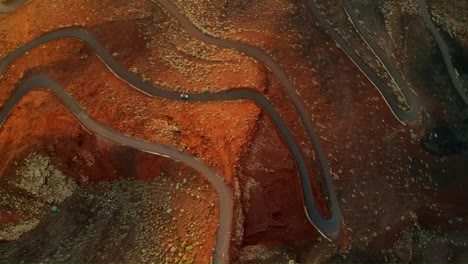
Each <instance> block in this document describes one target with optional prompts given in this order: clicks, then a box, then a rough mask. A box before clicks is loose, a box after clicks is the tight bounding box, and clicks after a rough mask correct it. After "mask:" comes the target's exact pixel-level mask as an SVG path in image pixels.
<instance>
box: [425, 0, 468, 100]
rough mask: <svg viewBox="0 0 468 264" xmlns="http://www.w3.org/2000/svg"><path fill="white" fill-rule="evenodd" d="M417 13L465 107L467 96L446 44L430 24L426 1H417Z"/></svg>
mask: <svg viewBox="0 0 468 264" xmlns="http://www.w3.org/2000/svg"><path fill="white" fill-rule="evenodd" d="M419 13H420V14H421V16H422V18H423V20H424V22H425V23H426V25H427V27H428V28H429V30H430V31H431V33H432V35H433V36H434V38H435V40H436V41H437V44H438V45H439V49H440V52H441V53H442V57H443V58H444V63H445V67H447V71H448V73H449V75H450V79H451V80H452V83H453V86H454V87H455V90H457V92H458V94H459V95H460V97H461V98H462V100H463V102H464V103H465V104H466V105H468V96H467V95H466V92H465V90H464V88H463V84H462V83H461V81H460V79H459V78H458V76H457V74H456V73H455V68H454V67H453V64H452V59H451V57H450V52H449V49H448V46H447V43H445V41H444V39H443V38H442V36H441V35H440V33H439V31H438V30H437V28H436V27H435V26H434V23H432V18H431V15H430V13H429V10H428V7H427V3H426V0H419Z"/></svg>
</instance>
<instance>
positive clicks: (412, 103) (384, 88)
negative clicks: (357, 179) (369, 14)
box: [306, 0, 420, 122]
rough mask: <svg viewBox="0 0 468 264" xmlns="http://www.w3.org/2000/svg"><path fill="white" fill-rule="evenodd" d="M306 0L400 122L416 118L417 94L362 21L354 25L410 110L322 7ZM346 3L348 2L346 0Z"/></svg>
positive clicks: (327, 30)
mask: <svg viewBox="0 0 468 264" xmlns="http://www.w3.org/2000/svg"><path fill="white" fill-rule="evenodd" d="M306 1H307V4H308V6H309V10H310V11H311V13H312V14H313V15H314V16H315V18H316V19H317V20H318V22H319V23H320V24H321V25H322V27H323V28H324V29H325V31H326V32H327V34H328V35H329V36H330V37H331V38H332V39H333V40H334V41H335V42H336V43H337V44H338V46H339V47H340V48H341V49H342V50H343V52H344V53H345V54H346V55H347V56H348V57H349V58H350V59H351V61H352V62H353V63H354V64H355V65H356V66H357V67H358V68H359V69H360V70H361V72H362V73H363V74H364V75H365V76H367V78H368V79H369V81H371V83H372V84H373V85H374V86H375V87H376V88H377V90H378V91H379V92H380V94H381V95H382V96H383V98H384V100H385V102H386V103H387V105H388V106H389V107H390V109H391V110H392V112H393V114H394V116H395V117H396V118H397V119H398V120H399V121H400V122H407V121H412V120H415V119H416V117H417V115H418V113H419V111H420V106H419V105H418V103H417V100H416V95H415V94H414V92H413V91H412V90H411V89H410V88H409V87H408V85H407V84H406V82H405V81H404V79H403V78H402V77H401V74H400V73H399V72H398V70H397V69H396V68H395V67H394V66H393V65H392V64H391V63H389V62H388V60H387V59H385V58H386V55H385V52H384V51H382V50H381V49H380V48H379V47H378V46H377V44H375V43H374V42H373V41H372V39H371V38H370V36H368V33H367V32H366V31H365V29H364V31H363V32H361V30H360V28H361V27H362V25H360V23H354V26H355V27H356V28H357V29H358V31H359V33H360V34H361V36H362V38H363V39H364V40H365V42H366V43H367V44H368V45H369V46H370V47H371V49H372V50H373V51H374V53H375V54H376V55H377V57H379V60H380V61H382V63H383V64H384V65H385V67H386V68H387V69H388V70H389V73H390V75H391V76H392V77H393V78H394V80H395V82H396V83H397V85H398V86H399V87H400V89H401V91H402V93H403V95H404V96H405V98H406V101H407V103H408V106H409V111H403V110H402V109H401V108H400V107H399V105H398V102H397V101H396V100H395V97H394V95H393V94H392V92H391V89H390V88H389V87H388V85H387V84H386V83H385V82H384V81H383V80H382V79H381V78H380V77H379V76H377V74H376V73H375V72H374V71H373V70H372V69H371V68H370V67H369V66H368V65H367V63H366V62H364V60H363V59H362V58H361V57H360V56H359V55H358V54H357V53H356V52H355V51H354V50H353V49H352V48H351V47H350V46H349V45H348V43H347V42H346V40H345V39H344V38H343V37H341V36H340V35H339V34H338V33H337V32H336V31H335V29H334V28H333V27H332V26H331V25H330V24H329V23H328V22H327V20H326V19H325V17H324V16H323V15H322V13H321V12H320V9H319V7H318V6H317V4H316V3H315V1H314V0H306ZM344 4H346V0H345V2H344ZM348 8H349V7H348ZM348 8H345V10H346V11H347V13H348V16H349V17H350V18H351V19H352V21H355V20H356V17H355V16H353V12H348V10H347V9H348ZM369 40H370V41H369Z"/></svg>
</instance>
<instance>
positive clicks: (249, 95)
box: [0, 1, 342, 262]
mask: <svg viewBox="0 0 468 264" xmlns="http://www.w3.org/2000/svg"><path fill="white" fill-rule="evenodd" d="M161 2H166V1H161ZM165 4H168V3H165ZM170 4H171V3H169V5H163V6H164V7H166V8H167V9H168V10H172V11H170V12H171V14H173V15H174V14H175V15H177V18H178V19H179V21H180V22H181V23H182V24H184V26H187V25H191V26H192V27H193V28H194V29H196V28H195V26H194V25H192V24H191V23H190V21H188V19H186V18H185V17H184V16H183V15H182V14H181V13H179V12H178V11H177V9H176V7H175V6H171V5H170ZM187 23H188V24H187ZM197 32H200V31H198V30H191V34H196V33H197ZM200 33H201V32H200ZM202 35H203V34H202ZM203 36H204V37H207V36H206V35H203ZM203 36H199V37H200V38H202V37H203ZM61 38H74V39H79V40H81V41H83V42H85V43H86V44H87V45H88V46H89V47H90V48H91V49H93V50H94V52H95V53H96V54H97V55H98V57H99V58H100V59H101V60H102V61H103V62H104V63H105V65H106V66H107V67H108V68H109V69H110V70H111V71H112V72H113V73H114V74H115V76H117V77H118V78H120V79H122V80H123V81H125V82H126V83H127V84H129V85H130V86H132V87H133V88H135V89H137V90H139V91H140V92H143V93H145V94H146V95H149V96H158V97H163V98H166V99H171V100H184V101H213V100H239V99H247V100H253V101H255V102H256V103H257V104H258V105H260V106H261V107H262V109H263V110H264V111H265V112H266V113H267V114H268V116H269V117H270V119H271V120H272V121H273V123H274V124H275V126H276V127H277V131H278V132H279V133H280V135H281V137H282V138H283V139H284V142H285V143H286V144H287V145H288V147H289V149H290V151H291V154H292V156H293V158H294V161H295V163H296V166H297V168H298V171H299V176H300V180H301V186H302V192H303V196H304V203H305V211H306V215H307V217H308V218H309V220H310V221H311V223H312V224H313V225H314V226H315V227H316V228H317V230H318V231H319V232H320V233H321V234H322V235H324V236H325V237H327V238H329V239H333V238H336V237H337V236H338V234H339V232H340V230H341V224H342V215H341V210H340V207H339V203H338V199H337V197H336V193H335V190H334V185H333V181H332V179H331V173H330V169H329V167H328V162H327V160H326V156H325V154H324V152H323V150H322V149H321V147H320V145H319V141H318V138H317V136H316V135H315V132H314V130H313V128H312V124H311V122H310V120H309V119H308V118H307V115H306V112H305V109H304V108H303V106H302V104H301V102H300V100H299V98H298V96H297V94H296V92H295V91H294V90H293V86H292V84H291V83H290V81H289V79H288V77H287V76H286V74H285V73H284V71H283V70H282V69H281V67H280V66H279V65H278V64H277V63H276V62H275V61H274V60H273V59H272V58H271V57H270V56H268V55H267V54H266V53H265V52H263V51H261V50H259V49H257V48H254V47H251V46H248V45H246V44H242V43H239V42H229V41H224V40H218V39H214V38H211V40H210V41H212V42H216V43H217V44H216V43H213V44H215V45H219V46H223V47H229V48H234V49H237V50H240V51H243V52H244V53H246V54H248V55H251V56H252V57H255V58H256V59H258V60H260V61H261V62H263V63H265V64H266V65H267V66H268V67H269V68H270V69H271V70H272V72H273V73H275V74H276V75H277V77H278V79H279V80H280V81H281V82H282V83H283V85H284V84H287V85H284V87H285V88H286V90H287V92H288V94H289V96H290V97H291V99H292V100H293V103H294V105H295V107H296V109H298V112H299V114H300V115H301V119H302V120H301V121H302V122H303V123H304V125H305V127H306V129H307V132H308V134H309V135H310V137H311V140H312V142H313V144H314V147H315V148H316V151H317V155H318V157H319V160H320V162H321V166H322V170H323V172H324V175H325V184H326V187H327V188H328V193H329V198H330V201H331V202H330V204H331V211H332V212H333V215H332V217H331V218H328V219H326V218H323V217H322V216H321V215H320V213H319V211H318V209H317V207H316V205H315V200H314V194H313V191H312V189H311V185H310V178H309V174H308V171H307V166H306V163H305V160H304V157H303V156H302V153H301V151H300V149H299V148H298V146H297V144H296V142H295V140H294V138H293V136H292V134H291V132H290V131H289V129H288V128H287V126H286V124H285V123H284V121H283V120H282V119H281V117H280V115H279V114H278V112H277V111H276V110H275V109H274V107H273V106H272V105H271V104H270V103H269V102H268V100H267V99H266V98H265V97H264V96H263V95H261V94H260V93H258V92H255V91H253V90H249V89H236V90H230V91H224V92H220V93H204V94H189V95H188V98H187V99H183V98H181V95H182V94H181V93H178V92H171V91H167V90H163V89H160V88H157V87H154V86H152V85H150V84H148V83H146V82H143V81H142V80H140V79H139V78H137V77H136V76H134V75H133V74H131V73H130V72H128V71H127V70H126V69H124V68H123V67H122V66H120V65H119V63H118V62H117V61H116V60H115V59H114V58H113V56H112V55H111V54H110V53H109V52H108V51H107V50H106V49H105V48H104V47H103V46H102V45H101V44H100V43H99V42H98V41H97V40H96V39H95V38H94V37H93V36H92V35H90V34H89V33H88V32H87V31H85V30H84V29H81V28H75V27H72V28H64V29H59V30H56V31H52V32H49V33H46V34H44V35H42V36H40V37H38V38H37V39H34V40H33V41H31V42H29V43H27V44H25V45H23V46H21V47H19V48H17V49H16V50H14V51H13V52H12V53H10V54H9V55H7V56H6V57H4V58H3V59H1V60H0V76H1V75H2V74H3V72H4V71H5V70H6V69H7V67H8V66H9V65H10V64H11V63H12V62H13V61H14V60H15V59H16V58H18V57H19V56H21V55H22V54H24V53H26V52H28V51H29V50H31V49H33V48H35V47H37V46H39V45H41V44H44V43H46V42H49V41H52V40H56V39H61ZM232 44H235V47H232ZM250 53H251V54H250ZM37 86H44V87H47V88H49V89H50V90H52V91H53V92H54V93H55V94H56V95H58V96H59V97H60V98H62V100H63V101H64V103H65V104H66V105H67V107H69V108H70V112H72V113H73V114H74V115H75V116H76V117H77V118H78V120H80V122H82V123H83V125H84V126H85V127H87V128H88V129H89V130H90V131H93V132H95V133H97V134H100V135H101V136H103V137H105V138H107V139H109V140H111V141H114V142H116V143H118V144H123V145H128V146H131V147H134V148H137V149H140V150H143V151H146V152H150V153H153V154H157V155H162V156H166V157H171V158H174V159H176V160H181V161H183V162H186V163H188V164H189V165H190V166H193V167H194V168H195V169H196V170H197V171H200V172H203V174H204V175H206V177H207V178H208V179H209V181H210V182H211V183H212V184H213V185H214V186H215V188H216V190H217V193H218V198H219V201H220V215H219V227H218V230H217V238H216V248H215V252H214V256H213V259H214V261H215V262H226V261H227V260H228V250H229V240H230V232H231V230H230V228H231V224H232V215H233V213H232V210H233V208H232V197H231V196H232V195H231V194H229V195H228V194H227V191H226V190H225V188H224V187H222V186H221V183H220V182H222V180H220V178H219V177H218V176H217V175H216V174H215V173H214V172H212V171H211V172H210V173H208V174H207V172H206V170H207V167H206V166H205V165H203V164H201V163H200V162H199V161H198V160H196V158H195V157H193V156H190V155H188V154H182V153H180V152H178V151H177V150H175V149H172V148H170V147H166V146H162V145H158V144H154V143H149V142H144V141H140V140H136V139H132V138H130V137H128V136H125V135H122V134H120V133H118V132H116V131H114V130H112V129H110V128H106V127H104V126H102V125H99V124H98V123H96V122H95V121H93V120H91V119H90V118H88V117H87V116H86V114H84V112H83V111H82V110H81V109H80V108H79V106H78V104H76V102H74V101H73V100H72V98H70V97H69V96H68V97H67V95H66V93H65V94H64V91H63V89H62V88H61V87H60V86H59V85H58V84H56V83H55V82H54V81H52V80H50V79H48V78H47V77H44V76H36V77H33V78H32V79H31V80H30V81H28V82H27V83H26V84H24V85H22V86H21V87H20V88H18V90H17V91H16V92H15V93H14V94H13V95H12V97H11V98H10V99H9V101H8V102H7V103H6V104H5V105H4V106H3V108H2V115H1V116H0V117H2V118H3V120H4V119H5V118H6V116H7V115H8V113H9V112H10V111H11V109H12V107H13V106H14V104H15V103H16V102H17V100H19V98H21V96H23V95H24V94H25V93H26V92H27V91H29V90H31V89H33V88H34V87H37ZM0 120H1V119H0ZM215 178H217V179H218V180H216V179H215Z"/></svg>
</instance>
